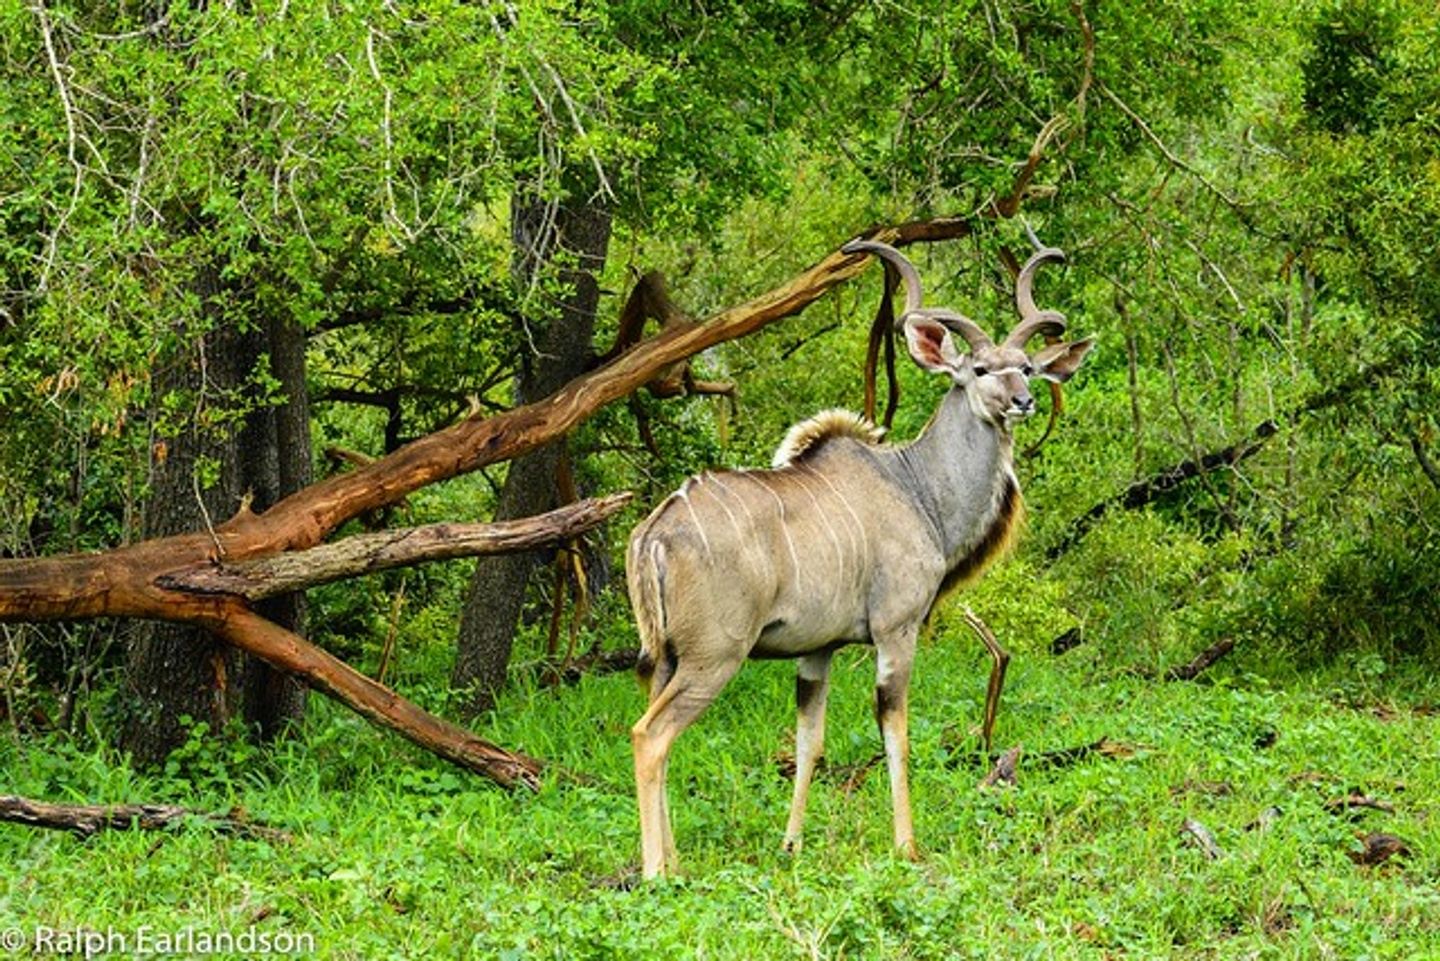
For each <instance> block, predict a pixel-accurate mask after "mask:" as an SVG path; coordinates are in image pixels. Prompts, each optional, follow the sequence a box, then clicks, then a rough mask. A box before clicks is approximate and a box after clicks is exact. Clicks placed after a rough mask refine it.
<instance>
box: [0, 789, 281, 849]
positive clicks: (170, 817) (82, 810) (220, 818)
mask: <svg viewBox="0 0 1440 961" xmlns="http://www.w3.org/2000/svg"><path fill="white" fill-rule="evenodd" d="M0 821H10V822H12V823H15V824H28V825H29V826H30V827H36V828H52V829H55V830H61V831H69V832H71V833H72V834H76V835H78V836H80V837H82V838H88V837H91V836H92V835H95V834H98V833H100V832H101V831H130V830H134V831H165V830H170V829H173V828H179V827H184V826H185V825H187V824H200V825H203V826H205V827H208V828H213V829H214V830H216V831H220V832H222V833H224V834H234V835H237V836H239V837H246V838H256V839H258V840H263V841H276V842H285V841H289V840H290V835H289V834H288V833H286V832H285V831H281V830H279V829H278V828H272V827H267V826H266V825H264V824H260V823H258V822H256V821H251V820H249V819H248V818H246V817H245V816H244V815H243V814H242V813H240V811H239V810H238V809H236V810H232V811H230V812H229V813H228V814H214V813H209V812H203V811H192V810H190V809H189V808H183V807H177V806H176V805H173V804H50V803H47V802H45V801H33V800H30V799H29V798H23V797H16V796H15V795H13V794H7V795H0Z"/></svg>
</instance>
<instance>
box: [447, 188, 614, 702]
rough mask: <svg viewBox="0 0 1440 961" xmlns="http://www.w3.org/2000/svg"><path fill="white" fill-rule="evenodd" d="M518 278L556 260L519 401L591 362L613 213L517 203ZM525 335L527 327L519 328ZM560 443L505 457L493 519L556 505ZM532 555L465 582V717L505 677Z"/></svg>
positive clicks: (495, 562) (459, 680) (460, 658)
mask: <svg viewBox="0 0 1440 961" xmlns="http://www.w3.org/2000/svg"><path fill="white" fill-rule="evenodd" d="M511 233H512V236H513V238H514V241H515V250H516V260H517V266H518V267H519V269H518V271H517V274H518V276H519V277H520V278H521V282H522V283H528V282H529V281H530V280H531V278H533V277H535V276H536V274H537V273H539V272H540V271H543V270H545V269H546V267H547V266H548V265H549V264H552V263H557V262H558V263H559V264H560V269H559V271H558V278H559V281H560V285H561V288H560V289H561V291H562V293H561V295H560V298H559V301H558V302H557V303H556V304H555V305H554V308H553V309H552V310H550V311H548V313H549V316H548V317H544V318H539V317H531V318H530V320H529V322H530V327H531V329H530V332H529V333H530V336H531V337H532V338H533V341H534V343H535V346H536V348H537V351H535V352H527V353H526V355H525V358H524V363H523V364H522V366H521V372H520V376H519V379H518V381H517V384H516V393H517V395H518V396H517V401H518V403H521V404H524V403H529V402H531V401H534V400H538V399H539V398H541V397H545V396H547V395H549V394H551V393H553V392H554V391H556V390H558V389H559V388H560V387H561V386H562V385H564V384H565V383H566V382H567V381H569V380H571V379H572V378H574V377H576V376H578V375H580V374H581V373H583V372H584V371H585V369H586V368H587V367H588V366H589V364H590V362H591V360H592V356H593V355H592V349H591V343H592V338H593V334H594V329H595V310H596V307H597V305H598V303H599V300H600V288H599V283H598V281H597V275H598V274H599V272H600V270H601V268H602V267H603V266H604V264H605V254H606V250H607V248H608V245H609V241H610V213H609V211H607V210H606V209H605V208H603V207H601V206H598V205H597V204H593V203H579V202H575V203H562V204H561V206H560V207H559V208H558V209H552V208H551V206H550V205H549V204H546V203H543V202H540V203H536V202H519V201H517V203H516V206H515V212H514V215H513V217H512V221H511ZM516 334H517V336H520V337H524V336H526V332H524V331H517V332H516ZM564 456H565V441H564V440H563V439H561V440H559V441H555V442H553V443H551V444H548V445H546V446H544V447H541V448H539V449H538V450H535V451H532V452H531V453H529V454H526V455H524V456H521V457H517V458H515V459H514V460H513V461H511V462H510V469H509V472H508V473H507V474H506V476H505V485H504V487H503V489H502V490H501V492H500V499H499V502H498V503H497V505H496V509H495V519H496V520H511V519H514V518H518V517H527V516H530V515H533V514H539V513H542V512H544V511H547V510H551V509H552V508H554V507H556V506H557V503H558V500H559V495H558V492H557V487H556V475H557V470H558V469H559V467H560V464H561V461H562V459H563V458H564ZM544 556H545V555H544V554H543V553H539V552H530V553H526V554H507V555H503V556H497V557H482V558H481V559H480V560H479V561H478V562H477V564H476V567H475V574H474V576H473V577H472V579H471V581H470V591H469V595H468V596H467V598H466V600H465V607H464V610H463V611H462V612H461V616H460V635H459V641H458V644H457V648H456V654H455V669H454V671H453V673H452V675H451V683H452V685H453V686H454V688H455V689H456V690H458V691H462V692H464V693H465V695H466V698H467V701H466V709H467V712H468V713H472V714H473V713H479V712H482V711H486V710H489V708H490V707H491V706H492V705H493V704H494V697H495V692H496V691H497V690H498V689H499V688H500V687H501V686H502V685H503V684H504V682H505V672H506V669H507V668H508V667H509V664H510V652H511V648H512V646H513V643H514V639H515V630H516V627H517V626H518V624H519V622H520V613H521V610H522V608H523V607H524V603H525V589H526V586H527V585H528V583H529V580H530V575H531V572H532V571H533V570H534V569H535V567H536V565H537V563H538V562H539V561H540V560H541V559H543V557H544Z"/></svg>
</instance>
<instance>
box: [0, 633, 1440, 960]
mask: <svg viewBox="0 0 1440 961" xmlns="http://www.w3.org/2000/svg"><path fill="white" fill-rule="evenodd" d="M997 627H1000V628H1001V634H1002V637H1006V636H1007V634H1006V631H1005V630H1004V625H1000V624H999V623H998V622H997ZM1031 633H1032V635H1033V636H1032V637H1029V638H1022V637H1018V636H1015V634H1014V633H1013V632H1012V633H1010V634H1009V635H1008V640H1009V643H1011V645H1012V646H1013V647H1015V648H1016V659H1015V661H1014V663H1013V665H1012V669H1011V677H1010V680H1009V684H1008V687H1007V691H1006V697H1005V701H1004V703H1003V705H1002V709H1001V715H1000V724H999V728H998V732H997V747H1009V746H1011V745H1014V744H1021V745H1023V748H1024V753H1023V754H1022V756H1021V759H1020V762H1019V767H1018V778H1017V783H1016V784H1015V785H1014V786H1010V787H998V788H988V789H981V788H979V787H978V786H977V785H978V782H979V781H980V779H981V778H982V776H983V775H984V774H985V773H986V769H987V766H988V765H987V763H986V762H985V760H984V759H983V758H982V757H981V755H980V752H979V749H978V746H977V743H976V740H975V738H974V736H973V733H972V729H973V726H974V723H975V722H976V721H977V720H978V717H979V713H980V701H981V698H982V695H983V687H984V674H985V669H986V661H985V659H984V657H983V652H982V650H981V648H980V646H979V644H978V643H977V642H976V641H975V639H974V638H973V636H972V635H970V634H968V632H967V631H966V630H965V629H964V627H963V624H962V623H961V622H960V620H959V618H958V617H954V616H953V615H946V614H942V615H941V616H939V617H938V618H937V620H936V623H935V624H934V625H933V626H932V630H931V631H930V634H929V636H928V638H927V639H926V640H925V641H924V647H923V650H922V653H921V656H920V660H919V666H918V669H917V677H916V682H915V688H914V691H913V694H912V742H913V761H912V777H913V788H914V794H915V804H916V811H915V813H916V820H917V830H918V832H919V837H920V839H921V843H922V846H923V848H924V857H923V860H922V861H921V862H920V863H918V864H910V863H905V862H901V861H899V860H897V859H896V858H894V857H893V856H892V855H891V853H890V851H889V792H888V788H887V786H886V783H885V777H884V774H883V769H882V767H880V766H876V767H875V768H873V769H872V770H870V771H869V773H868V774H861V775H858V776H857V771H859V770H863V766H864V763H865V762H866V761H867V760H868V759H870V758H871V757H873V755H874V754H875V752H876V751H877V750H878V739H877V737H876V735H875V732H874V726H873V722H872V720H871V716H870V700H871V681H872V676H873V675H872V670H873V668H872V664H871V661H870V657H869V655H868V653H867V652H865V651H863V650H859V649H854V650H847V651H845V652H842V654H841V655H840V660H839V662H838V663H837V665H836V671H835V684H834V690H833V692H832V700H831V707H830V727H829V735H828V736H829V740H828V768H827V770H826V771H825V772H822V776H821V781H820V784H819V785H818V786H817V788H816V790H815V791H814V792H813V794H812V799H811V806H810V816H809V821H808V824H807V828H808V830H807V835H806V844H805V848H804V850H803V851H802V852H801V853H800V854H799V856H797V857H794V858H791V857H788V856H786V855H783V854H782V853H781V852H780V850H779V847H780V845H779V841H780V835H781V830H782V827H783V821H784V815H785V810H786V805H787V803H788V798H789V787H790V785H789V782H788V781H787V780H786V779H785V777H784V774H783V767H784V763H783V762H784V759H785V757H786V754H787V751H788V750H789V749H790V746H791V744H790V738H791V736H792V735H791V732H790V728H791V717H792V707H791V697H792V676H791V673H790V669H789V667H788V666H787V665H783V664H754V665H750V666H748V667H747V668H746V670H744V671H742V672H741V675H740V676H739V678H737V680H736V681H735V682H733V683H732V685H731V686H730V688H729V689H728V690H727V691H726V692H725V693H724V694H723V696H722V697H721V698H720V700H719V701H718V702H717V703H716V705H715V706H714V707H713V708H712V710H711V711H710V712H709V713H708V714H707V715H706V716H705V717H704V718H703V719H702V721H701V722H700V723H699V724H698V725H697V726H696V727H695V728H693V729H692V730H691V731H689V732H688V733H687V734H686V735H685V737H684V738H682V740H681V741H680V743H679V745H678V747H677V751H676V754H675V756H674V758H673V760H672V768H671V777H670V784H671V791H672V806H673V814H674V818H675V826H676V832H677V838H678V842H679V845H680V848H681V853H682V858H683V861H684V876H683V877H682V878H681V879H679V880H676V881H672V882H668V883H662V884H658V885H653V886H644V885H635V884H634V870H635V866H636V860H637V857H638V839H637V827H636V817H635V812H634V809H633V801H632V797H631V791H630V773H629V766H630V757H629V739H628V736H627V731H628V727H629V725H630V723H631V722H632V721H633V720H634V718H635V717H636V716H637V715H638V714H639V712H640V710H641V707H642V699H641V694H640V692H639V690H638V689H637V687H636V685H635V684H634V683H633V681H632V680H631V679H630V678H629V677H626V676H612V677H596V678H587V679H585V680H584V681H582V682H581V683H580V684H579V685H578V686H575V687H571V688H565V689H561V690H556V689H549V688H542V687H538V686H535V685H529V686H527V685H521V686H520V687H518V688H517V689H516V690H515V691H513V692H512V693H511V694H510V695H509V696H508V697H506V698H505V699H504V700H503V701H502V703H501V704H500V706H499V708H498V709H497V711H496V712H495V714H494V716H493V718H492V719H491V720H492V724H493V733H494V734H495V736H496V737H498V739H499V740H501V742H502V743H506V744H510V745H514V746H519V747H523V748H524V749H526V750H527V751H530V752H533V753H536V754H538V755H541V756H543V757H546V758H547V759H549V760H550V761H551V762H552V763H553V764H554V766H555V767H556V768H559V769H563V770H564V771H566V772H570V773H573V774H575V775H577V777H576V778H570V777H566V776H560V775H557V776H555V777H553V778H551V780H550V781H549V782H548V783H547V786H546V787H545V789H544V790H543V791H542V792H541V793H540V794H539V795H538V796H533V797H524V796H514V795H508V794H504V793H502V792H500V791H497V790H494V789H492V788H490V787H488V786H486V785H484V784H481V783H478V782H477V781H476V780H474V779H472V778H470V777H469V776H467V775H464V774H462V773H459V772H457V771H454V770H452V769H450V768H448V767H446V766H444V765H442V764H440V763H439V762H436V761H433V760H432V759H430V758H429V757H426V756H422V755H420V754H419V753H418V752H415V751H413V750H412V749H410V748H409V747H408V746H406V745H404V744H403V743H400V742H399V741H397V740H396V739H394V738H391V737H388V736H386V735H384V734H381V733H378V732H376V731H374V730H372V729H370V728H369V727H367V726H365V725H364V724H363V723H362V722H360V721H358V720H356V719H355V718H353V717H351V716H349V715H346V714H344V713H342V712H339V711H337V710H336V709H335V708H333V707H332V706H331V705H329V704H328V703H323V702H320V703H315V704H314V705H313V709H312V714H311V717H310V719H309V721H308V722H307V726H306V728H305V730H304V731H303V733H302V735H301V736H300V737H298V738H296V739H294V740H292V741H289V742H286V743H282V744H281V745H279V746H277V747H275V748H272V749H266V750H260V749H256V748H254V747H252V746H248V745H247V744H246V743H245V742H244V741H243V740H229V741H225V740H217V739H216V738H214V737H213V736H206V735H205V733H204V732H199V733H197V735H196V737H195V738H193V739H192V743H191V745H190V746H189V747H187V748H186V749H185V750H183V751H182V752H180V754H179V755H178V756H177V757H176V758H174V759H173V760H172V763H171V765H170V767H169V768H168V770H167V771H166V772H165V773H163V774H156V775H150V776H141V775H137V774H135V773H134V772H133V771H132V770H131V769H130V768H128V767H127V766H125V765H124V764H123V763H120V762H119V761H117V760H116V759H115V758H113V757H111V756H109V755H108V754H104V753H93V752H85V751H82V750H80V749H78V748H75V747H71V746H68V745H66V744H64V743H57V742H54V741H18V742H17V741H13V740H6V741H4V743H3V746H0V768H3V769H4V770H6V771H9V772H10V773H11V778H10V782H11V783H9V784H7V785H6V789H7V790H13V791H15V792H17V793H20V794H26V795H31V796H39V797H45V798H48V799H51V800H66V799H70V800H87V801H113V802H120V801H153V800H167V801H180V802H182V803H185V804H188V805H190V806H193V807H195V808H202V809H206V810H227V809H230V808H232V807H239V808H241V809H243V811H244V812H245V813H246V814H248V815H249V816H251V817H254V818H258V819H261V820H263V821H265V822H267V823H269V824H272V825H275V826H279V827H283V828H285V829H287V830H289V831H290V832H292V835H293V839H292V840H291V841H290V842H289V843H271V842H267V841H255V840H246V839H241V838H235V837H227V836H223V835H218V834H215V833H213V832H211V831H210V830H208V829H204V828H201V827H191V828H187V829H185V830H183V831H180V832H176V833H170V834H164V835H157V834H146V833H127V832H111V833H107V834H102V835H99V836H96V837H94V838H92V839H90V840H88V841H78V840H76V839H74V838H72V837H70V836H68V835H65V834H60V833H54V832H37V831H34V830H31V829H28V828H23V827H19V826H11V825H6V826H3V827H0V863H3V864H5V865H6V866H7V867H6V869H5V870H4V871H0V928H5V929H8V928H12V927H18V928H20V929H22V930H24V931H34V930H35V929H36V928H37V927H39V926H46V927H49V928H53V929H62V930H64V929H72V930H73V929H75V928H76V927H84V928H87V929H92V930H98V931H104V930H107V929H114V930H119V931H130V932H134V931H136V930H138V929H139V928H140V927H141V926H147V925H148V926H150V927H151V928H153V929H156V930H176V929H183V928H186V927H193V928H194V929H195V930H197V931H219V930H229V931H239V930H246V929H252V928H253V929H254V930H257V931H266V932H270V933H272V934H276V933H279V932H291V933H296V934H299V933H306V934H309V935H310V936H312V937H313V939H314V945H315V951H316V954H318V955H319V956H322V957H340V958H372V957H386V956H390V957H400V956H404V957H432V956H434V957H445V956H458V955H473V956H479V957H513V958H530V957H557V958H560V957H563V958H586V957H594V958H608V957H649V956H662V955H668V956H687V957H708V958H762V957H766V958H768V957H875V958H881V957H883V958H897V957H898V958H904V957H917V958H920V957H925V958H929V957H935V958H939V957H976V958H1012V957H1013V958H1072V957H1073V958H1119V957H1133V958H1166V957H1174V958H1241V957H1244V958H1249V957H1256V958H1317V957H1336V958H1362V957H1373V958H1425V957H1436V956H1440V883H1437V882H1440V820H1437V814H1440V755H1437V752H1436V750H1435V748H1434V745H1435V743H1436V734H1437V725H1440V719H1437V716H1436V714H1435V713H1434V710H1433V705H1435V704H1436V703H1440V684H1437V682H1436V681H1435V680H1433V679H1432V678H1430V677H1428V676H1426V675H1425V674H1424V673H1423V672H1422V671H1420V670H1419V669H1418V668H1413V667H1407V666H1406V664H1405V663H1403V662H1401V663H1394V664H1387V663H1385V662H1384V661H1382V660H1380V659H1379V658H1378V657H1377V656H1370V657H1366V658H1352V659H1350V660H1348V661H1346V662H1345V663H1343V664H1342V663H1338V662H1337V663H1336V664H1335V665H1332V666H1331V667H1328V668H1324V669H1319V670H1312V671H1309V672H1306V673H1303V674H1302V673H1296V674H1292V675H1287V676H1284V677H1278V676H1274V675H1273V674H1271V675H1264V674H1260V673H1256V672H1254V671H1253V670H1252V669H1251V668H1252V666H1253V664H1254V663H1256V654H1255V652H1253V651H1247V649H1246V646H1245V641H1244V638H1239V639H1238V640H1239V642H1240V643H1239V645H1238V647H1237V650H1236V653H1235V654H1234V655H1233V656H1232V657H1230V658H1228V659H1226V660H1224V661H1222V662H1221V663H1220V664H1218V665H1216V666H1215V667H1213V668H1212V669H1211V670H1210V671H1208V672H1206V674H1204V675H1202V677H1201V678H1200V680H1199V681H1197V682H1163V681H1156V680H1153V679H1151V678H1148V677H1145V676H1143V675H1142V674H1141V673H1136V672H1134V671H1130V670H1127V669H1126V668H1128V667H1141V668H1151V669H1153V667H1154V665H1149V664H1127V663H1125V662H1124V661H1123V660H1122V659H1118V658H1116V657H1115V656H1114V655H1113V653H1111V652H1107V651H1105V650H1104V648H1103V646H1102V645H1100V644H1097V643H1092V642H1086V643H1084V644H1081V645H1080V646H1079V647H1077V648H1075V649H1073V650H1071V651H1069V652H1067V653H1065V654H1062V655H1058V656H1057V655H1052V654H1050V653H1049V651H1048V649H1047V648H1048V643H1049V638H1048V637H1044V636H1042V635H1040V634H1039V633H1035V632H1033V631H1032V632H1031ZM1173 653H1176V654H1177V655H1178V653H1179V652H1178V651H1177V652H1173ZM1382 681H1383V686H1382V684H1381V682H1382ZM1101 738H1105V739H1106V741H1107V746H1106V748H1105V749H1104V750H1102V751H1096V752H1092V753H1089V754H1087V755H1085V756H1083V757H1080V758H1079V759H1076V760H1074V761H1073V762H1071V763H1063V764H1048V765H1047V764H1044V763H1042V762H1041V760H1040V756H1041V755H1042V754H1044V753H1045V752H1048V751H1053V750H1056V749H1063V748H1070V747H1075V746H1077V745H1083V744H1092V743H1094V742H1096V741H1098V740H1100V739H1101ZM847 781H849V782H851V783H846V782H847ZM857 782H858V783H857ZM1350 796H1355V797H1365V798H1368V799H1371V800H1373V801H1374V802H1376V804H1377V805H1379V806H1377V807H1363V806H1354V805H1353V804H1349V805H1347V804H1343V803H1341V799H1344V798H1346V797H1350ZM1385 808H1390V809H1389V810H1386V809H1385ZM1187 819H1190V820H1193V821H1196V822H1198V823H1199V824H1201V825H1203V827H1204V828H1205V829H1206V830H1207V831H1208V833H1209V834H1210V835H1211V836H1212V837H1213V839H1214V844H1215V845H1216V846H1217V847H1218V849H1219V856H1218V857H1211V856H1210V855H1208V854H1207V853H1206V852H1205V851H1204V850H1203V849H1202V846H1201V845H1200V844H1199V843H1198V842H1197V841H1196V839H1195V837H1194V835H1192V834H1188V833H1187V832H1186V831H1184V830H1183V829H1182V828H1183V825H1184V824H1185V822H1186V821H1187ZM1372 833H1385V834H1389V835H1393V836H1395V837H1397V838H1399V839H1400V840H1401V841H1403V844H1404V848H1405V850H1404V852H1402V853H1399V854H1396V855H1395V856H1393V857H1391V858H1389V859H1387V860H1385V861H1383V862H1382V863H1380V864H1377V865H1364V864H1359V863H1356V860H1355V859H1356V858H1359V857H1360V856H1361V852H1362V851H1363V844H1362V841H1361V838H1362V837H1363V836H1365V835H1368V834H1372Z"/></svg>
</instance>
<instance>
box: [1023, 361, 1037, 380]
mask: <svg viewBox="0 0 1440 961" xmlns="http://www.w3.org/2000/svg"><path fill="white" fill-rule="evenodd" d="M1020 373H1022V374H1024V375H1025V376H1026V377H1034V376H1035V368H1034V366H1033V365H1031V364H1026V365H1025V366H1024V367H1021V368H1020Z"/></svg>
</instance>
